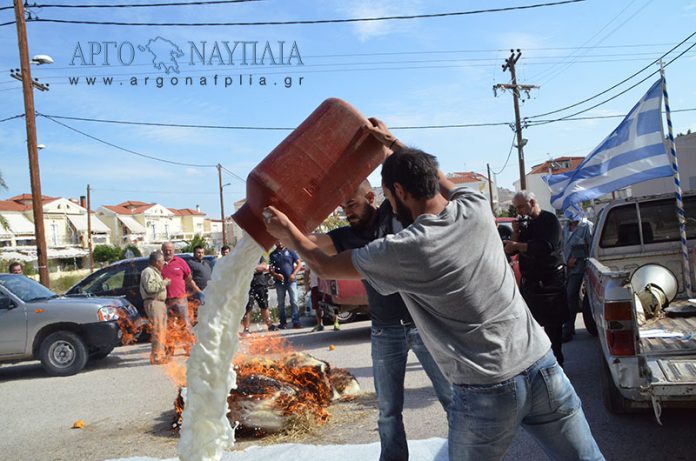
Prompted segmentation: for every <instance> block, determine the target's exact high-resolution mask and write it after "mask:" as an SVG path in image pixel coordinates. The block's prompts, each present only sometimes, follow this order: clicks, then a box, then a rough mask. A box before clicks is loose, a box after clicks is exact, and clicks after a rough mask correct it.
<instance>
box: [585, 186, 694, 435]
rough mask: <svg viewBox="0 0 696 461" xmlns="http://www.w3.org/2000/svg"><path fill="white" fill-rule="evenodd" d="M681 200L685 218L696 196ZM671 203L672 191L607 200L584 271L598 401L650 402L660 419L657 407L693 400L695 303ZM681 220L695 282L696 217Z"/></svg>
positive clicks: (620, 406)
mask: <svg viewBox="0 0 696 461" xmlns="http://www.w3.org/2000/svg"><path fill="white" fill-rule="evenodd" d="M684 201H685V209H686V215H687V217H688V216H691V217H696V195H693V196H686V197H684ZM675 208H676V205H675V198H674V195H673V194H671V195H660V196H650V197H633V198H627V199H623V200H618V201H614V202H612V203H611V204H609V205H607V206H606V207H605V208H604V209H603V210H602V212H601V213H600V216H599V219H598V220H597V223H596V225H595V235H594V239H593V242H592V248H591V250H590V259H589V261H588V264H587V269H586V271H585V287H586V290H587V295H586V296H587V298H588V300H589V304H590V306H591V310H592V316H593V318H594V320H595V322H596V324H597V328H598V332H599V335H598V336H599V339H600V344H601V360H602V362H603V363H602V390H603V397H604V403H605V405H606V406H607V408H608V409H609V410H610V411H613V412H615V413H625V412H629V411H631V410H632V409H635V408H649V407H652V408H653V410H654V412H655V417H656V419H657V421H658V422H660V415H661V412H662V407H666V406H692V405H696V303H691V302H690V301H689V300H688V296H687V293H686V289H685V284H684V275H683V272H684V271H683V269H682V267H683V266H682V256H681V246H680V234H679V225H678V223H677V218H676V213H675ZM687 221H688V224H687V239H688V246H689V261H690V265H691V267H692V281H691V285H692V286H696V283H694V280H693V274H694V270H693V267H694V261H693V259H692V256H691V255H692V251H691V249H692V248H693V247H696V220H692V219H688V220H687ZM639 223H640V225H639ZM641 299H642V301H641ZM653 309H654V310H653Z"/></svg>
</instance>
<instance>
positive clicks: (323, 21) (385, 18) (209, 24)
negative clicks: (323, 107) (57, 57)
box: [32, 0, 585, 27]
mask: <svg viewBox="0 0 696 461" xmlns="http://www.w3.org/2000/svg"><path fill="white" fill-rule="evenodd" d="M584 1H585V0H563V1H558V2H548V3H536V4H532V5H521V6H508V7H503V8H488V9H481V10H469V11H455V12H449V13H431V14H412V15H399V16H377V17H367V18H344V19H307V20H298V21H259V22H207V23H198V22H194V23H190V22H162V23H154V22H121V21H78V20H71V19H50V18H49V19H44V18H33V19H32V21H33V22H53V23H59V24H85V25H104V26H148V27H179V26H185V27H215V26H282V25H298V24H342V23H355V22H376V21H394V20H410V19H425V18H443V17H452V16H467V15H475V14H483V13H501V12H506V11H517V10H529V9H534V8H542V7H550V6H559V5H565V4H569V3H580V2H584Z"/></svg>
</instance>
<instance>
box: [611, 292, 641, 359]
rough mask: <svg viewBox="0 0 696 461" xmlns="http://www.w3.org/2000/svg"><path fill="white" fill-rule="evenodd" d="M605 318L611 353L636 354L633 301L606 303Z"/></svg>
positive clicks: (619, 354)
mask: <svg viewBox="0 0 696 461" xmlns="http://www.w3.org/2000/svg"><path fill="white" fill-rule="evenodd" d="M604 320H605V321H606V337H607V347H608V348H609V353H610V354H611V355H614V356H624V357H625V356H631V355H635V353H636V345H635V338H634V337H633V336H634V335H633V303H631V302H628V301H621V302H609V303H604Z"/></svg>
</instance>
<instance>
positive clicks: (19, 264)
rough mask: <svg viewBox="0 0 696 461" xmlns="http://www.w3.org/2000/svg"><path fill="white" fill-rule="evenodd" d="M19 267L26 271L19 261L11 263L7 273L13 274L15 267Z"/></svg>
mask: <svg viewBox="0 0 696 461" xmlns="http://www.w3.org/2000/svg"><path fill="white" fill-rule="evenodd" d="M17 266H19V267H20V268H22V270H24V268H23V267H22V263H20V262H18V261H15V262H12V263H10V265H9V266H7V271H8V272H12V269H13V268H14V267H17Z"/></svg>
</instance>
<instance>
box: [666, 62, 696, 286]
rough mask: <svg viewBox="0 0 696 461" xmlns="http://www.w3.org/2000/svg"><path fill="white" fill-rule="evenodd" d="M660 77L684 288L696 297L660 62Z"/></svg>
mask: <svg viewBox="0 0 696 461" xmlns="http://www.w3.org/2000/svg"><path fill="white" fill-rule="evenodd" d="M660 76H661V77H662V96H663V98H664V100H665V115H666V118H667V133H668V137H669V151H670V154H671V158H672V171H673V172H674V193H675V195H676V198H677V219H678V220H679V236H680V237H681V253H682V266H683V268H684V269H683V270H684V286H685V287H686V293H687V295H688V296H689V298H692V297H693V296H694V290H693V287H692V286H691V280H692V279H691V265H690V264H689V248H688V246H687V241H686V213H685V212H684V200H683V199H682V188H681V180H680V178H679V162H678V161H677V147H676V145H675V143H674V133H673V131H672V114H671V112H670V110H669V97H668V96H667V81H666V80H665V68H664V66H663V64H662V60H660Z"/></svg>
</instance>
